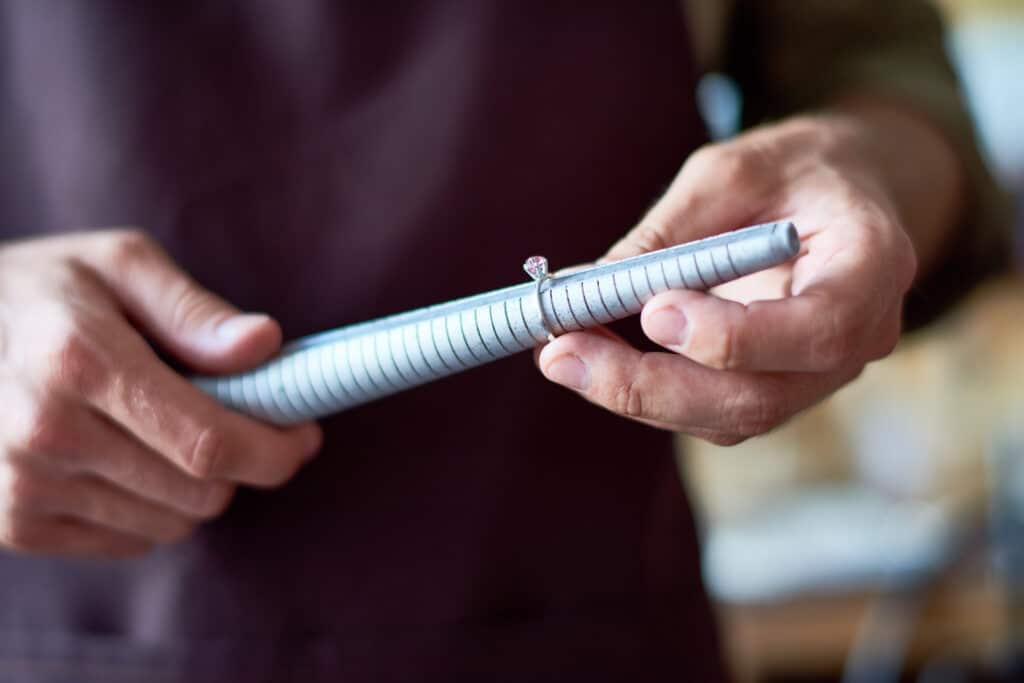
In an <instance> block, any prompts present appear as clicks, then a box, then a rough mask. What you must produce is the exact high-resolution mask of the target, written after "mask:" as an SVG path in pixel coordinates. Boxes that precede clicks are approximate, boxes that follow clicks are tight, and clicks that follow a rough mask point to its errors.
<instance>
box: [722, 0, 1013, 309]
mask: <svg viewBox="0 0 1024 683" xmlns="http://www.w3.org/2000/svg"><path fill="white" fill-rule="evenodd" d="M718 67H719V68H720V69H721V70H722V71H724V72H726V73H727V74H729V75H730V76H732V77H733V78H734V79H735V80H736V81H737V83H738V84H739V86H740V89H741V91H742V93H743V98H744V106H743V112H744V113H743V120H744V124H745V125H751V124H756V123H760V122H763V121H765V120H769V119H772V118H777V117H781V116H785V115H787V114H792V113H795V112H799V111H806V110H810V109H815V108H819V107H822V106H826V105H828V104H829V103H830V102H831V101H834V99H835V98H836V97H838V96H840V95H842V94H845V93H849V92H858V93H866V92H873V93H877V94H879V95H881V96H883V97H886V98H887V99H890V100H898V101H901V102H905V103H906V104H908V105H910V106H912V107H913V108H915V109H916V110H917V111H919V112H920V113H921V114H922V115H924V116H927V117H929V119H930V120H931V121H932V122H933V123H934V124H936V125H937V126H938V127H939V128H940V129H941V130H942V131H943V132H944V134H945V135H946V136H947V139H948V140H949V141H950V142H951V143H952V145H953V146H954V148H955V150H956V152H957V154H958V155H959V157H960V160H961V162H962V164H963V168H964V171H965V177H966V179H967V183H968V188H967V196H968V201H967V207H966V210H965V211H964V214H963V218H962V220H961V223H960V225H959V226H958V228H957V230H956V232H955V234H954V237H953V239H952V240H951V242H950V244H949V245H947V248H946V251H945V252H944V257H943V258H942V259H940V262H939V263H937V264H935V266H934V267H933V268H932V269H931V270H930V271H929V272H928V274H927V275H926V276H925V277H924V278H923V279H919V281H918V282H917V283H916V285H915V286H914V288H913V289H912V290H911V292H910V293H909V294H908V296H907V300H906V306H905V313H904V318H905V322H906V326H907V327H908V328H914V327H918V326H920V325H922V324H924V323H926V322H929V321H930V320H932V319H933V318H935V317H937V316H938V315H940V314H941V313H943V312H944V311H946V310H948V309H949V308H950V307H951V306H952V305H953V304H954V303H956V302H957V301H958V300H959V299H960V297H961V296H962V295H964V294H966V293H967V292H968V291H969V290H970V289H971V288H972V287H973V286H974V285H975V284H977V283H978V282H979V281H981V280H982V279H983V278H985V277H987V276H989V275H991V274H993V273H995V272H998V271H999V270H1001V269H1004V268H1006V267H1007V266H1008V264H1009V261H1010V254H1011V249H1010V247H1009V244H1010V241H1011V237H1010V234H1011V223H1012V221H1011V215H1012V211H1011V209H1010V204H1009V202H1008V198H1007V197H1006V196H1005V195H1004V193H1003V192H1002V191H1001V190H1000V188H999V187H998V185H997V184H996V182H995V181H994V179H993V178H992V175H991V174H990V173H989V171H988V169H987V167H986V165H985V163H984V161H983V160H982V158H981V155H980V153H979V151H978V146H977V143H976V138H975V134H974V128H973V124H972V121H971V117H970V115H969V114H968V112H967V109H966V107H965V104H964V99H963V96H962V93H961V90H960V86H959V83H958V81H957V76H956V73H955V72H954V70H953V68H952V66H951V64H950V62H949V59H948V56H947V54H946V50H945V36H944V30H943V25H942V21H941V18H940V16H939V14H938V11H937V10H936V8H935V7H933V6H932V5H931V4H930V3H929V2H927V1H926V0H897V1H895V2H894V1H892V0H740V1H739V2H737V3H736V4H735V7H734V10H733V14H732V17H731V20H730V21H729V23H728V25H727V35H726V38H725V43H724V50H723V51H722V53H721V63H720V64H719V65H718Z"/></svg>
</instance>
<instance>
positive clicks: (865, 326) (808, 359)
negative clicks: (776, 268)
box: [640, 277, 899, 372]
mask: <svg viewBox="0 0 1024 683" xmlns="http://www.w3.org/2000/svg"><path fill="white" fill-rule="evenodd" d="M841 279H842V278H831V277H830V278H829V279H827V280H825V279H822V280H819V281H817V282H815V283H813V284H811V285H809V286H807V287H806V288H805V289H804V290H803V291H802V292H801V293H800V294H798V295H796V296H790V297H786V298H783V299H776V300H770V301H754V302H751V303H749V304H742V303H738V302H735V301H729V300H726V299H721V298H718V297H715V296H713V295H708V294H704V293H701V292H692V291H686V290H675V291H670V292H665V293H663V294H659V295H658V296H656V297H654V298H653V299H651V300H650V301H649V302H648V303H647V304H646V305H645V306H644V310H643V312H642V314H641V318H640V320H641V325H642V326H643V329H644V333H645V334H647V336H648V337H650V339H651V340H653V341H655V342H657V343H658V344H661V345H662V346H664V347H666V348H668V349H671V350H672V351H675V352H676V353H680V354H682V355H684V356H686V357H688V358H691V359H693V360H695V361H697V362H698V363H701V364H703V365H706V366H708V367H712V368H718V369H725V370H751V371H794V372H830V371H834V370H837V369H838V368H840V367H842V366H844V365H848V364H851V363H861V362H863V361H865V360H869V359H872V358H875V357H878V351H879V350H880V349H885V348H888V349H891V348H892V345H894V344H895V343H896V339H897V338H898V333H899V330H898V326H895V327H894V326H893V325H891V324H888V323H889V322H890V321H889V320H888V319H887V318H888V317H890V316H889V311H890V310H891V306H889V305H888V303H889V302H888V301H886V300H885V299H886V298H891V297H880V296H879V295H876V294H875V292H874V289H873V288H871V289H867V288H865V289H858V288H856V287H851V286H850V284H848V282H849V281H850V280H852V279H853V278H852V277H851V278H848V279H847V282H841V281H840V280H841ZM858 281H859V278H858ZM897 298H898V297H897ZM880 303H883V304H886V305H884V306H880V305H879V304H880Z"/></svg>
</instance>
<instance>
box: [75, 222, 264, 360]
mask: <svg viewBox="0 0 1024 683" xmlns="http://www.w3.org/2000/svg"><path fill="white" fill-rule="evenodd" d="M94 242H96V243H97V244H98V246H94V247H93V248H92V249H90V250H86V251H85V252H84V253H83V254H82V258H83V259H84V260H85V261H86V262H87V263H88V264H89V265H91V266H92V267H93V270H94V271H95V272H96V274H97V275H98V276H99V277H100V279H101V280H102V281H103V283H104V284H105V285H106V286H107V287H108V288H109V289H110V290H111V291H112V292H113V293H114V295H115V296H116V297H117V299H118V300H119V301H120V303H121V304H122V305H123V306H124V308H125V310H126V311H127V313H128V315H129V316H130V317H131V318H132V320H133V321H134V322H135V323H136V324H138V325H139V327H141V328H142V329H143V331H144V332H145V333H147V334H148V335H150V336H152V337H153V338H154V340H155V341H156V342H157V343H158V344H159V345H160V346H161V347H163V348H165V349H167V350H169V351H170V352H171V353H172V354H174V355H175V356H176V357H177V358H179V359H181V360H183V361H184V362H185V363H186V364H188V365H189V366H190V367H192V368H193V369H195V370H197V371H200V372H209V373H230V372H238V371H241V370H245V369H248V368H250V367H252V366H254V365H256V364H258V363H260V362H262V361H263V360H266V359H267V358H268V357H269V356H270V355H272V354H273V353H274V352H275V351H276V350H277V349H278V347H279V346H280V344H281V329H280V326H279V325H278V324H277V323H276V322H275V321H273V320H272V319H271V318H269V317H268V316H266V315H263V314H248V315H243V314H241V313H240V312H239V311H238V309H237V308H235V307H234V306H232V305H230V304H229V303H227V302H226V301H224V300H223V299H221V298H220V297H218V296H216V295H215V294H213V293H211V292H209V291H208V290H206V289H204V288H203V287H201V286H200V285H199V284H198V283H197V282H196V281H195V280H193V279H192V278H191V277H190V276H189V275H187V274H186V273H185V272H184V271H182V270H181V269H180V268H178V266H177V265H175V264H174V262H173V261H172V260H171V259H170V257H168V256H167V254H166V253H165V252H164V251H163V249H161V248H160V247H159V245H157V243H156V242H155V241H154V240H152V239H151V238H149V237H147V236H146V235H145V234H144V233H141V232H136V231H111V232H108V233H106V234H105V236H104V239H102V240H99V241H96V240H95V239H94Z"/></svg>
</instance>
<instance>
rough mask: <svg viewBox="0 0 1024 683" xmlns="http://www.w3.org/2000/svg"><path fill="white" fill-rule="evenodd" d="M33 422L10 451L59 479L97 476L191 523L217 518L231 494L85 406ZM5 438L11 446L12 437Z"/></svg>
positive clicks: (66, 405)
mask: <svg viewBox="0 0 1024 683" xmlns="http://www.w3.org/2000/svg"><path fill="white" fill-rule="evenodd" d="M57 400H59V399H57ZM52 401H53V400H51V405H52ZM34 402H36V399H35V398H34V397H31V396H30V395H24V396H23V397H22V399H21V400H20V401H19V404H20V405H27V404H31V403H34ZM36 419H37V422H38V424H36V425H34V426H29V428H28V429H27V430H26V432H27V433H26V435H24V436H21V437H19V436H17V435H13V442H14V443H15V444H16V450H17V451H19V452H21V453H25V454H27V456H28V458H27V459H29V460H30V461H31V462H32V464H33V465H34V466H37V467H46V468H49V469H52V470H53V471H54V472H55V473H57V474H60V475H63V476H72V475H80V474H89V475H93V476H97V477H99V478H102V479H104V480H106V481H107V482H109V483H111V484H113V485H115V486H118V487H120V488H122V489H124V490H126V491H131V492H132V493H134V494H136V495H138V496H140V497H142V498H144V499H146V500H148V501H150V502H152V503H155V504H157V505H161V506H164V507H166V508H169V509H171V510H175V511H177V512H178V513H180V514H183V515H186V516H188V517H191V518H194V519H211V518H213V517H215V516H217V515H219V514H220V513H221V512H223V510H224V509H225V508H226V507H227V505H228V503H229V502H230V499H231V496H232V494H233V493H234V486H232V485H231V484H229V483H227V482H223V481H203V480H200V479H197V478H195V477H191V476H189V475H187V474H185V473H184V472H182V471H181V470H180V469H179V468H178V467H175V466H174V465H172V464H171V463H170V462H168V461H167V460H166V459H164V458H163V457H161V456H160V455H159V454H157V453H155V452H153V451H152V450H150V449H149V448H147V447H146V446H144V445H143V444H142V443H140V442H139V441H138V440H137V439H135V438H134V437H133V436H132V435H130V434H128V433H126V432H125V431H124V430H122V429H120V428H119V427H118V426H117V425H115V424H113V423H112V422H110V420H108V419H107V418H106V417H105V416H103V415H100V414H99V413H97V412H96V411H94V410H92V409H90V408H88V407H86V406H79V405H73V404H70V402H67V401H63V402H62V403H61V404H59V405H55V406H52V407H51V408H50V409H49V414H48V415H42V416H38V417H37V418H36ZM22 421H24V420H22ZM5 437H6V438H5V441H7V442H11V437H12V435H10V434H6V435H5Z"/></svg>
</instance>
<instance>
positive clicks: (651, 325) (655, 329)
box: [644, 306, 686, 346]
mask: <svg viewBox="0 0 1024 683" xmlns="http://www.w3.org/2000/svg"><path fill="white" fill-rule="evenodd" d="M644 327H645V328H646V330H647V334H649V335H650V337H651V339H653V340H654V341H656V342H658V343H659V344H664V345H665V346H682V345H683V343H685V342H686V316H685V315H684V314H683V312H682V311H680V310H679V309H678V308H676V307H675V306H664V307H662V308H659V309H657V310H655V311H653V312H652V313H651V314H650V315H649V316H647V321H646V324H645V325H644Z"/></svg>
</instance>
